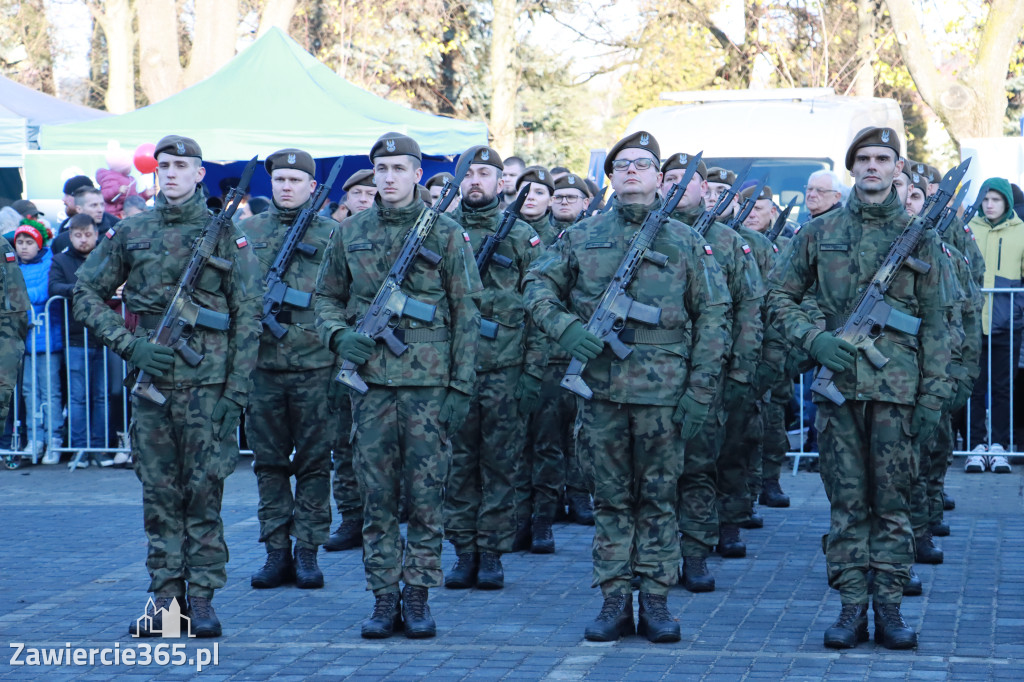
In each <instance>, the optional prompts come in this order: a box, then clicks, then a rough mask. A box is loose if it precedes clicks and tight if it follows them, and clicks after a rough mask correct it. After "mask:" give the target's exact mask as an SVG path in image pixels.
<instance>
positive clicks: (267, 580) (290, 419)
mask: <svg viewBox="0 0 1024 682" xmlns="http://www.w3.org/2000/svg"><path fill="white" fill-rule="evenodd" d="M264 166H265V167H266V169H267V172H268V173H269V174H270V183H271V188H272V190H273V202H272V203H271V204H270V206H269V208H268V209H267V210H266V211H263V212H262V213H259V214H257V215H255V216H253V217H252V218H249V219H247V220H246V221H244V222H243V223H241V225H239V228H240V229H241V230H242V231H243V232H244V233H245V235H246V237H247V238H248V239H249V245H250V246H251V247H252V249H253V252H254V253H255V254H256V258H257V259H258V260H259V265H260V277H261V281H264V282H265V281H266V277H267V273H268V272H269V271H270V268H271V267H272V266H273V265H274V261H275V259H276V258H277V255H278V252H279V251H280V250H281V247H282V246H283V245H284V242H285V237H286V236H287V234H288V231H289V228H290V227H291V226H292V224H293V223H294V222H295V220H296V218H298V216H299V214H300V213H301V212H302V211H303V209H305V208H307V207H308V206H309V205H310V204H311V199H310V196H311V195H312V192H313V190H314V189H315V188H316V180H314V179H313V178H314V177H315V175H316V164H315V163H314V161H313V157H311V156H310V155H309V154H308V153H306V152H304V151H302V150H300V149H282V150H280V151H277V152H274V153H273V154H271V155H270V156H268V157H267V160H266V162H265V163H264ZM335 227H337V223H336V222H334V221H333V220H331V219H329V218H323V217H320V216H314V218H313V219H312V221H311V222H310V223H309V227H308V228H307V230H306V233H305V235H304V236H303V238H302V240H301V243H302V244H305V245H306V246H307V247H311V249H309V248H307V249H306V250H302V249H299V248H297V249H296V250H295V252H294V255H293V257H292V260H291V263H290V264H289V265H288V269H287V270H286V271H285V273H284V275H283V276H282V281H283V282H284V283H285V284H286V285H287V286H288V287H290V288H291V289H294V290H295V291H297V292H303V293H308V294H310V295H312V292H313V287H314V286H315V284H316V273H317V270H318V269H319V268H320V261H321V259H322V258H323V256H324V251H325V250H326V248H327V243H328V239H329V237H330V234H331V230H333V229H334V228H335ZM276 319H277V322H278V323H280V324H281V325H282V326H283V327H284V329H285V334H284V336H282V337H281V338H277V337H276V336H275V335H274V334H273V333H272V332H271V329H270V328H269V327H266V326H265V327H264V329H263V335H262V336H261V337H260V352H259V359H258V361H257V364H256V371H255V372H253V398H252V401H251V402H250V403H249V406H248V408H247V410H246V420H245V437H246V440H247V441H248V443H249V445H250V446H251V447H252V449H253V471H254V472H255V473H256V482H257V484H258V486H259V494H260V503H259V519H260V542H262V543H263V544H264V545H265V546H266V550H267V560H266V563H265V564H264V565H263V567H262V568H260V569H259V570H258V571H257V572H256V573H254V574H253V576H252V580H251V584H252V586H253V587H255V588H274V587H279V586H280V585H283V584H285V583H290V582H293V581H294V582H295V584H296V585H297V586H298V587H300V588H305V589H315V588H320V587H323V585H324V576H323V573H322V572H321V571H320V568H319V566H317V561H316V553H317V549H318V548H319V546H320V545H322V544H324V542H325V541H326V540H327V534H328V533H329V532H330V524H331V507H330V480H331V446H332V445H333V444H334V442H335V440H337V434H336V433H335V432H334V428H335V427H336V425H337V424H336V420H335V419H334V418H333V416H332V414H331V411H330V409H329V407H330V401H329V400H328V388H329V386H330V383H331V379H332V378H333V377H332V374H331V368H332V367H333V365H334V355H333V354H332V353H331V352H330V351H329V350H328V349H326V348H324V347H323V345H321V343H320V339H319V338H318V337H317V334H316V330H315V329H314V326H313V323H314V321H315V319H316V316H315V314H314V313H313V306H312V305H309V306H308V307H307V308H305V309H303V308H298V307H294V306H290V305H288V304H285V305H284V306H283V307H282V310H281V311H280V312H279V313H278V314H277V318H276ZM293 449H294V451H295V455H294V456H292V450H293ZM292 476H294V477H295V491H294V494H293V492H292V485H291V477H292ZM292 537H294V538H295V552H294V557H293V555H292V546H291V538H292Z"/></svg>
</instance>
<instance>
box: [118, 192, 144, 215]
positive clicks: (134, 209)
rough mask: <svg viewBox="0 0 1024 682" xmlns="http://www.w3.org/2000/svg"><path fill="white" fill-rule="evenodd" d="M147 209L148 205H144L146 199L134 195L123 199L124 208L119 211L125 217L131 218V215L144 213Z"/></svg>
mask: <svg viewBox="0 0 1024 682" xmlns="http://www.w3.org/2000/svg"><path fill="white" fill-rule="evenodd" d="M148 210H149V207H148V206H146V200H145V199H143V198H142V197H141V196H138V195H136V196H130V197H128V198H127V199H125V200H124V208H123V209H122V210H121V213H122V215H123V216H124V217H125V218H131V217H132V216H133V215H138V214H139V213H145V212H146V211H148Z"/></svg>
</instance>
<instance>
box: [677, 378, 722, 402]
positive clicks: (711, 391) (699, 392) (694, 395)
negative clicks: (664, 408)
mask: <svg viewBox="0 0 1024 682" xmlns="http://www.w3.org/2000/svg"><path fill="white" fill-rule="evenodd" d="M715 383H716V385H717V382H715ZM715 390H716V386H695V385H693V384H692V383H691V384H690V385H689V386H687V387H686V391H685V392H684V393H683V395H685V396H686V397H688V398H690V399H691V400H695V401H697V402H698V403H700V404H701V405H710V404H711V402H712V401H713V400H714V398H715Z"/></svg>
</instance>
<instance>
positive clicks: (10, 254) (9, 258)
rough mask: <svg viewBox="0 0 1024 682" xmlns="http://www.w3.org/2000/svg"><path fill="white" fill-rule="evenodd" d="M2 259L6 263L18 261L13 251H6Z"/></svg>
mask: <svg viewBox="0 0 1024 682" xmlns="http://www.w3.org/2000/svg"><path fill="white" fill-rule="evenodd" d="M4 258H5V259H7V262H8V263H13V262H14V261H16V260H17V259H18V258H17V256H15V255H14V252H13V251H8V252H7V253H5V254H4Z"/></svg>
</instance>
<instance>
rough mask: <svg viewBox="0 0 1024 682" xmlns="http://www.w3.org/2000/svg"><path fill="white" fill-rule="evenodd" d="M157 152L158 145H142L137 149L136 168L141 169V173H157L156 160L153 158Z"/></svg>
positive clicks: (147, 143)
mask: <svg viewBox="0 0 1024 682" xmlns="http://www.w3.org/2000/svg"><path fill="white" fill-rule="evenodd" d="M155 151H156V145H155V144H153V143H152V142H145V143H143V144H140V145H139V146H138V147H137V148H136V149H135V167H136V168H138V169H139V172H140V173H153V172H155V171H156V158H155V157H154V156H153V152H155Z"/></svg>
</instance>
